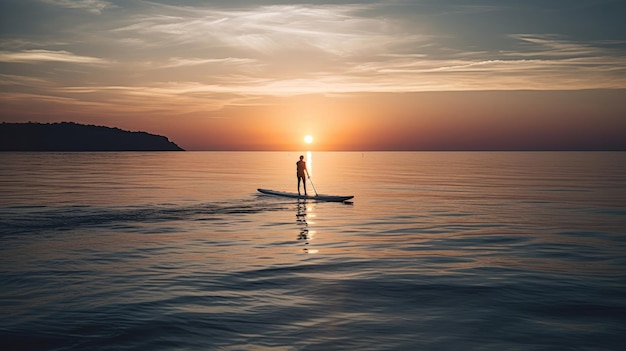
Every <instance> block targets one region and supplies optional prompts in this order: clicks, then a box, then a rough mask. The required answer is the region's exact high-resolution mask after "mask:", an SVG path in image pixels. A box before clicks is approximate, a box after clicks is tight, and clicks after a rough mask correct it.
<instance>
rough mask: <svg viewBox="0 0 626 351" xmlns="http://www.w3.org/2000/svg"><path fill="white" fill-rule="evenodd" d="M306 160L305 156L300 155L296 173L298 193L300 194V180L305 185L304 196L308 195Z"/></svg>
mask: <svg viewBox="0 0 626 351" xmlns="http://www.w3.org/2000/svg"><path fill="white" fill-rule="evenodd" d="M306 173H308V171H307V169H306V162H304V156H302V155H300V161H298V162H296V175H297V177H298V195H300V181H302V185H303V186H304V196H306V195H307V194H306Z"/></svg>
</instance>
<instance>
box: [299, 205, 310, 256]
mask: <svg viewBox="0 0 626 351" xmlns="http://www.w3.org/2000/svg"><path fill="white" fill-rule="evenodd" d="M296 222H298V224H299V225H300V234H298V240H304V241H305V243H304V245H309V224H308V223H307V222H306V202H305V201H304V200H303V201H300V200H298V213H297V214H296ZM304 252H306V253H308V252H309V249H308V248H307V247H305V248H304Z"/></svg>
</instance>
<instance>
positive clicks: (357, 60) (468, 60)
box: [0, 0, 626, 151]
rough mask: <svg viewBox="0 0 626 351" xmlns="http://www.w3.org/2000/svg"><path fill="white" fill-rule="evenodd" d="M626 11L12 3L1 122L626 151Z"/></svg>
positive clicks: (455, 2) (233, 136)
mask: <svg viewBox="0 0 626 351" xmlns="http://www.w3.org/2000/svg"><path fill="white" fill-rule="evenodd" d="M625 13H626V2H624V1H623V0H549V1H546V0H477V1H467V0H388V1H339V0H337V1H278V0H274V1H268V0H255V1H252V0H222V1H200V0H177V1H173V0H172V1H168V0H158V1H157V0H152V1H148V0H1V1H0V122H43V123H52V122H61V121H72V122H77V123H84V124H95V125H104V126H110V127H118V128H122V129H125V130H131V131H138V130H140V131H147V132H150V133H155V134H160V135H165V136H167V137H168V138H169V139H170V140H172V141H174V142H175V143H177V144H178V145H179V146H181V147H183V148H185V149H187V150H302V149H303V148H305V147H306V148H309V149H313V150H355V151H366V150H626V21H624V20H623V16H624V14H625ZM305 135H312V136H313V137H314V142H313V143H312V144H311V145H307V146H305V145H304V142H303V138H304V136H305Z"/></svg>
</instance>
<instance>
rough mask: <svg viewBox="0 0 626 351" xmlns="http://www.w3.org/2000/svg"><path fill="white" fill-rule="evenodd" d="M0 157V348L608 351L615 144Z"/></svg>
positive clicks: (625, 166) (618, 258)
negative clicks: (303, 185)
mask: <svg viewBox="0 0 626 351" xmlns="http://www.w3.org/2000/svg"><path fill="white" fill-rule="evenodd" d="M303 154H305V155H306V157H307V159H308V165H309V169H310V174H311V181H312V184H313V185H314V187H315V188H313V186H312V184H311V183H309V184H308V188H307V190H308V192H309V193H314V192H319V193H320V194H336V195H354V196H355V197H354V199H353V200H352V202H351V203H329V202H316V201H299V200H297V199H288V198H279V197H273V196H270V195H264V194H260V193H258V192H257V190H256V189H257V188H269V189H275V190H285V191H297V189H296V184H297V183H296V176H295V175H296V174H295V172H296V167H295V162H296V161H297V160H298V156H299V155H300V153H295V152H152V153H142V152H121V153H116V152H102V153H11V152H5V153H0V165H1V166H0V267H1V268H0V287H1V289H0V345H1V346H0V347H1V348H2V350H6V351H11V350H498V351H500V350H623V349H625V348H626V153H624V152H363V153H362V152H315V151H313V152H308V153H303Z"/></svg>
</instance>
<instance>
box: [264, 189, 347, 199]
mask: <svg viewBox="0 0 626 351" xmlns="http://www.w3.org/2000/svg"><path fill="white" fill-rule="evenodd" d="M257 190H258V191H259V192H261V193H263V194H268V195H276V196H282V197H291V198H295V199H307V200H317V201H332V202H343V201H347V200H350V199H351V198H353V197H354V196H353V195H346V196H341V195H323V194H317V195H307V196H304V195H298V193H290V192H287V191H278V190H270V189H260V188H259V189H257Z"/></svg>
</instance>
